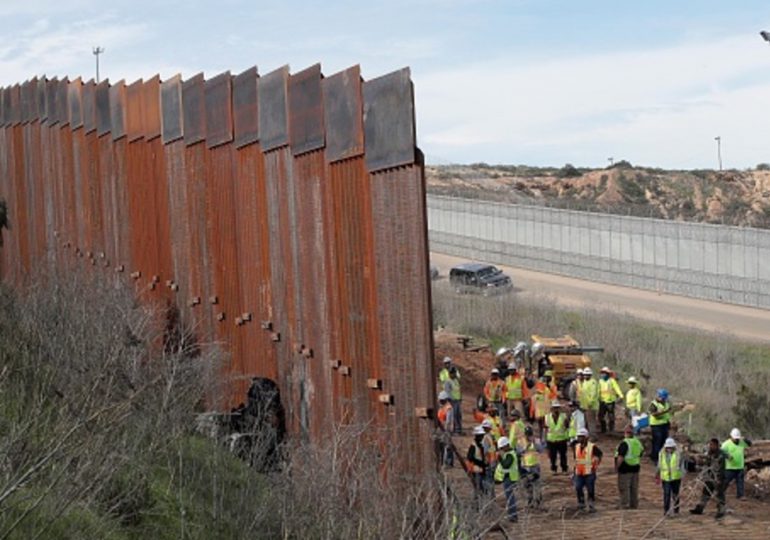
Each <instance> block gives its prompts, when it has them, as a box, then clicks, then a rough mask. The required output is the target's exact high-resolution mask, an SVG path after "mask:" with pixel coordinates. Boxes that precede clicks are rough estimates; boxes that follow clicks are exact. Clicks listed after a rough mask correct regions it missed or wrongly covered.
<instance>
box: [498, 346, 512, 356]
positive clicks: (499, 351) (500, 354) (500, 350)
mask: <svg viewBox="0 0 770 540" xmlns="http://www.w3.org/2000/svg"><path fill="white" fill-rule="evenodd" d="M509 352H510V351H509V350H508V349H506V348H505V347H500V348H499V349H497V352H496V353H495V356H496V357H498V358H500V357H501V356H503V355H504V354H507V353H509Z"/></svg>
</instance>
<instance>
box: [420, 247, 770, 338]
mask: <svg viewBox="0 0 770 540" xmlns="http://www.w3.org/2000/svg"><path fill="white" fill-rule="evenodd" d="M430 257H431V263H432V264H434V265H436V266H438V268H439V270H440V272H441V275H442V276H446V275H447V273H448V272H449V269H450V268H451V267H452V266H454V265H455V264H458V263H461V262H467V260H466V259H461V258H458V257H453V256H450V255H444V254H441V253H431V255H430ZM486 262H492V263H494V261H486ZM500 268H502V269H503V270H504V271H505V272H507V273H508V274H509V275H510V276H511V278H512V279H513V283H514V287H515V290H516V292H515V293H514V294H518V295H521V296H522V297H530V298H535V297H542V296H545V297H547V298H548V299H549V301H552V302H555V303H557V304H560V305H563V306H566V307H591V308H593V309H598V310H606V311H610V312H615V313H624V314H628V315H631V316H634V317H639V318H641V319H646V320H651V321H657V322H661V323H666V324H671V325H675V326H680V327H688V328H695V329H699V330H704V331H707V332H715V333H721V334H727V335H732V336H735V337H738V338H741V339H746V340H750V341H757V342H764V343H770V311H768V310H762V309H755V308H750V307H744V306H736V305H732V304H723V303H720V302H710V301H707V300H698V299H694V298H686V297H683V296H675V295H671V294H665V293H657V292H654V291H645V290H641V289H632V288H629V287H619V286H616V285H607V284H604V283H596V282H592V281H584V280H580V279H574V278H569V277H564V276H558V275H554V274H546V273H542V272H533V271H531V270H524V269H521V268H511V267H506V266H500Z"/></svg>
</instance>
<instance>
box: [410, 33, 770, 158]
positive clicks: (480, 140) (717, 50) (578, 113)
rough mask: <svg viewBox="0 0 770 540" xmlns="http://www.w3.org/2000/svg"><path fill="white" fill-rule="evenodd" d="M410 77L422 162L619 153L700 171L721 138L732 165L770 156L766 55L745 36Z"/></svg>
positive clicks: (494, 63) (499, 63)
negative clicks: (730, 150)
mask: <svg viewBox="0 0 770 540" xmlns="http://www.w3.org/2000/svg"><path fill="white" fill-rule="evenodd" d="M765 74H767V75H765ZM415 79H416V89H417V90H416V93H417V111H418V115H419V124H418V129H419V130H420V133H421V141H422V143H423V150H424V151H426V155H427V156H428V158H429V159H430V156H431V154H435V155H436V156H440V157H442V158H446V157H447V156H450V155H455V156H462V157H461V158H459V159H461V160H463V161H478V160H479V159H481V158H480V157H479V155H480V154H482V157H483V154H485V153H486V154H487V155H497V156H500V155H502V156H505V155H508V156H510V158H509V159H507V160H506V159H505V158H503V159H502V161H511V162H531V161H533V159H538V158H540V159H542V156H544V155H546V154H547V155H550V156H553V155H564V156H565V159H564V160H565V161H566V160H567V158H569V159H570V160H573V161H577V162H579V163H585V164H594V165H596V164H599V163H603V162H604V160H605V159H606V157H607V156H608V155H613V154H614V155H615V156H618V155H619V154H621V153H622V157H626V158H628V159H631V160H634V159H638V160H640V161H647V162H648V163H650V164H662V165H666V166H706V165H709V164H712V162H713V159H712V154H713V153H714V152H713V136H714V135H717V134H721V135H722V136H723V137H724V139H725V143H727V141H728V140H732V144H731V146H733V150H734V151H735V154H734V157H735V160H736V162H739V163H740V165H741V166H743V165H748V164H754V163H756V162H758V161H763V160H767V153H768V152H770V139H768V133H767V130H766V129H765V128H764V127H763V125H766V124H768V120H769V119H768V118H767V114H768V113H765V112H764V111H767V110H770V108H768V105H770V50H767V48H765V47H763V44H762V43H761V40H759V39H758V38H757V37H755V36H750V37H734V38H728V39H723V40H720V41H713V42H708V43H706V42H703V43H686V44H682V45H678V46H675V47H667V48H660V49H655V50H646V51H635V52H618V53H609V54H598V55H586V56H579V55H576V56H574V57H570V58H560V59H554V60H551V61H546V62H540V63H527V62H517V61H515V60H510V59H496V60H494V61H489V62H485V63H482V64H477V65H473V66H467V67H464V68H460V69H454V70H448V71H438V72H435V73H432V74H424V75H420V74H418V75H417V76H416V77H415ZM463 133H464V134H467V138H463V136H462V134H463ZM728 134H729V136H728ZM463 143H464V144H465V146H466V147H467V149H466V150H463V149H462V146H463ZM546 149H547V151H546ZM458 151H459V152H460V153H459V154H458Z"/></svg>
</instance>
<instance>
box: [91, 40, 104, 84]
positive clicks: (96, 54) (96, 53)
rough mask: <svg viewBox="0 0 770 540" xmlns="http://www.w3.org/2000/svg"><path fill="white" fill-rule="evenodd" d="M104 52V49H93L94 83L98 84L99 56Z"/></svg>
mask: <svg viewBox="0 0 770 540" xmlns="http://www.w3.org/2000/svg"><path fill="white" fill-rule="evenodd" d="M103 52H104V47H99V46H97V47H94V48H93V53H94V56H95V57H96V83H97V84H99V55H100V54H102V53H103Z"/></svg>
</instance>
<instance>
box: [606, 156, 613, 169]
mask: <svg viewBox="0 0 770 540" xmlns="http://www.w3.org/2000/svg"><path fill="white" fill-rule="evenodd" d="M607 161H609V162H610V167H612V164H613V163H615V158H614V157H608V158H607Z"/></svg>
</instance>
